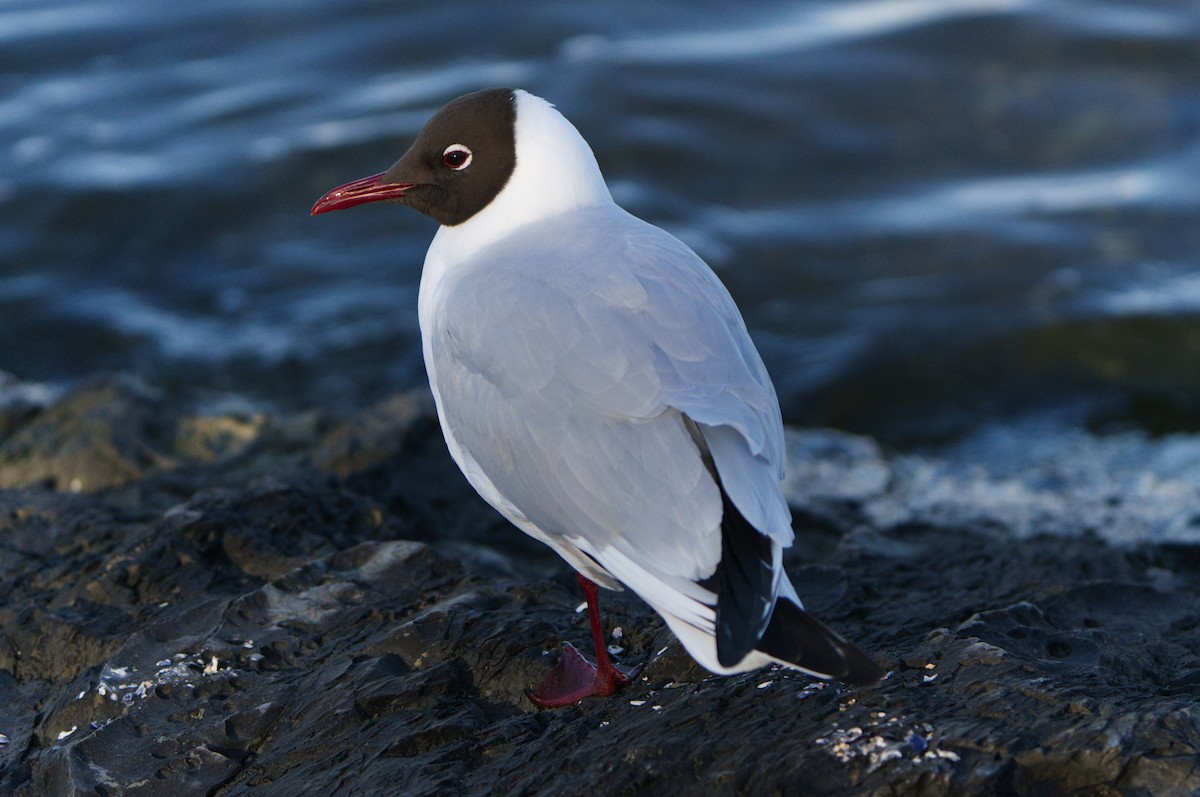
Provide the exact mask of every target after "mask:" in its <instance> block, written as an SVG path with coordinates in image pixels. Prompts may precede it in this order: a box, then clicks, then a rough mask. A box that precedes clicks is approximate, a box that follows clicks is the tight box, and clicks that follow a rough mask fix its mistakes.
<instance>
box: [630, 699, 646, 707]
mask: <svg viewBox="0 0 1200 797" xmlns="http://www.w3.org/2000/svg"><path fill="white" fill-rule="evenodd" d="M629 705H631V706H644V705H646V701H645V700H630V701H629Z"/></svg>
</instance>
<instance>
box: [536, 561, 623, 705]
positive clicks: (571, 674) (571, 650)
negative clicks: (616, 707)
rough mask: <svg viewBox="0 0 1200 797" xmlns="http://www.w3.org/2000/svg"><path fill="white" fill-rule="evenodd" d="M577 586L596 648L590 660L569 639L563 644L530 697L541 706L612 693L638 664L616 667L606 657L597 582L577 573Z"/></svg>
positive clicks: (572, 702) (574, 701)
mask: <svg viewBox="0 0 1200 797" xmlns="http://www.w3.org/2000/svg"><path fill="white" fill-rule="evenodd" d="M577 578H578V579H579V586H581V587H583V593H584V595H585V596H587V605H588V619H589V620H590V621H591V625H592V645H593V646H594V647H595V650H596V662H595V663H593V662H591V661H590V660H588V658H587V657H586V656H584V655H583V654H582V653H580V652H579V651H578V650H576V649H575V647H574V646H573V645H572V644H571V643H570V642H564V643H563V651H562V655H561V656H559V659H558V664H556V665H554V668H553V669H552V670H550V672H549V673H548V674H547V675H546V677H545V678H544V679H543V680H542V682H541V683H540V684H538V686H537V688H536V689H534V690H533V692H532V693H531V694H530V695H529V699H530V700H532V701H533V702H534V703H536V704H537V705H539V706H541V707H542V708H560V707H562V706H569V705H572V704H574V703H578V702H579V701H580V700H583V699H584V698H585V697H589V696H591V695H601V696H605V695H611V694H612V693H613V692H615V691H617V689H618V688H619V687H622V686H624V685H625V684H628V683H630V682H631V681H633V679H634V678H637V676H638V673H640V672H641V670H642V668H641V667H634V668H632V669H629V670H626V669H625V668H622V667H617V666H615V665H614V664H613V663H612V662H611V661H610V660H609V658H608V646H607V645H605V644H604V629H603V627H601V625H600V603H599V600H598V597H597V593H598V592H599V590H598V589H597V587H596V585H595V584H593V583H592V582H591V581H589V580H588V579H586V578H584V577H583V576H582V575H578V576H577Z"/></svg>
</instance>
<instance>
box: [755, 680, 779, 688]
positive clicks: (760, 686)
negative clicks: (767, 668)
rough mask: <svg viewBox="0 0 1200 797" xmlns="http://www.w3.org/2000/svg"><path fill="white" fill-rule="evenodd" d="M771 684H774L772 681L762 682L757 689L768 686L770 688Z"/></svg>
mask: <svg viewBox="0 0 1200 797" xmlns="http://www.w3.org/2000/svg"><path fill="white" fill-rule="evenodd" d="M773 683H775V682H774V681H763V682H762V683H761V684H759V685H758V687H757V688H759V689H766V688H767V687H768V686H770V685H771V684H773Z"/></svg>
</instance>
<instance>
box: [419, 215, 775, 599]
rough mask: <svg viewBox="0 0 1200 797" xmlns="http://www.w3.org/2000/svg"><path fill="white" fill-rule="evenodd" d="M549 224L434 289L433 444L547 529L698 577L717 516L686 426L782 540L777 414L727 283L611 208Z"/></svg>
mask: <svg viewBox="0 0 1200 797" xmlns="http://www.w3.org/2000/svg"><path fill="white" fill-rule="evenodd" d="M555 221H557V222H558V223H557V224H555V225H554V226H553V229H552V230H551V231H550V232H549V233H548V234H543V235H540V236H539V237H538V238H537V239H536V240H530V238H529V237H525V236H523V237H522V240H521V241H520V242H519V243H520V246H519V247H518V246H517V245H516V242H510V243H509V244H500V245H499V246H496V247H492V248H491V249H489V251H488V258H487V262H486V263H483V262H481V263H477V264H470V265H469V266H468V267H466V268H462V269H460V270H458V271H457V272H455V274H454V275H452V276H447V277H446V279H447V280H449V281H450V282H449V283H448V285H447V286H445V288H444V291H445V293H444V294H443V296H444V301H443V304H442V312H441V313H440V314H439V315H438V316H437V317H436V320H435V322H434V324H433V329H431V330H429V333H430V335H431V336H432V337H431V340H430V341H429V342H430V346H429V356H431V357H432V360H433V361H432V362H431V363H430V371H431V373H433V374H435V375H436V376H435V379H436V382H437V389H438V392H439V394H440V396H441V408H442V415H443V417H442V422H443V424H444V425H446V427H447V432H448V433H449V434H451V435H453V437H454V439H455V440H456V441H457V443H458V445H460V446H461V447H462V448H463V449H464V450H465V451H467V452H468V453H469V455H470V456H471V457H472V458H473V459H474V460H475V461H476V463H477V464H478V466H479V468H480V469H481V470H482V471H483V473H485V474H486V475H487V477H488V479H490V481H491V482H492V485H493V486H494V487H495V489H496V490H497V491H498V492H499V493H500V495H501V496H502V497H503V498H504V500H505V501H507V502H509V503H510V504H511V505H512V506H514V507H516V508H517V509H518V510H519V511H520V512H521V513H522V514H523V515H524V516H525V517H526V518H527V519H528V520H529V521H530V522H532V523H533V524H535V525H536V526H537V527H538V528H539V529H540V530H541V531H542V532H543V533H545V534H547V535H549V536H551V537H561V538H564V539H566V540H568V541H573V542H574V543H575V544H576V546H577V547H579V548H580V549H582V550H585V551H587V552H588V553H589V554H591V555H593V556H595V557H597V558H598V559H599V560H600V561H601V563H602V564H603V561H604V558H605V553H604V552H605V551H606V550H612V549H615V550H616V551H619V552H620V554H621V555H623V556H624V557H627V558H629V559H633V560H635V561H638V562H649V563H652V567H651V569H652V571H658V572H657V573H656V574H657V575H660V576H664V577H668V578H675V577H684V578H687V579H691V580H696V579H699V578H703V577H705V576H707V575H710V574H711V573H712V571H713V569H714V568H715V567H716V564H717V562H718V560H719V559H720V555H721V534H720V521H721V516H722V507H721V497H720V492H719V490H718V488H717V486H716V484H715V483H714V482H713V480H712V478H711V476H710V475H709V473H708V471H707V468H706V467H705V465H704V462H703V460H702V458H701V454H700V451H699V449H698V448H697V445H696V442H695V441H694V440H693V439H692V437H691V435H690V433H689V432H688V429H687V426H686V424H685V422H684V416H687V417H688V418H691V419H692V420H693V421H694V422H695V423H697V424H699V426H700V428H701V430H702V431H703V434H704V436H705V439H706V441H707V444H708V447H709V448H710V450H711V453H712V456H713V459H714V461H715V462H716V466H717V469H718V471H719V473H720V474H721V478H722V482H723V484H724V485H725V487H726V490H727V492H729V494H730V497H731V498H732V500H733V501H734V502H735V504H736V505H737V506H738V508H739V509H740V510H741V511H742V512H743V514H744V515H746V517H747V519H748V520H750V521H751V523H753V524H754V525H755V526H756V527H757V528H759V530H760V531H762V532H763V533H765V534H768V535H769V536H771V537H772V538H774V539H776V540H778V542H779V543H781V544H783V545H787V544H789V543H790V542H791V528H790V516H789V515H788V511H787V506H786V503H785V502H784V501H783V498H782V496H781V495H780V494H779V490H778V481H779V478H780V476H781V473H782V460H783V451H782V446H783V434H782V424H781V422H780V419H779V409H778V403H777V401H776V398H775V393H774V389H773V388H772V387H771V383H770V380H769V378H768V377H767V374H766V371H765V369H764V367H763V365H762V361H761V359H760V358H759V356H758V354H757V352H756V351H755V349H754V347H753V344H752V343H751V341H750V339H749V336H748V334H747V333H746V330H745V326H744V324H743V322H742V319H741V317H740V315H739V314H738V311H737V309H736V307H735V306H734V304H733V301H732V299H730V297H729V295H728V293H727V292H726V290H725V289H724V287H723V286H722V285H721V284H720V282H719V281H718V280H717V278H716V277H715V275H713V274H712V272H711V270H709V268H708V267H707V266H706V265H705V264H704V263H703V262H702V261H701V260H700V259H699V258H698V257H697V256H696V255H695V254H694V253H692V252H691V250H689V249H688V248H687V247H686V246H684V245H683V244H682V243H680V242H679V241H678V240H676V239H675V238H673V237H671V236H670V235H668V234H667V233H665V232H663V231H661V230H659V229H657V228H655V227H653V226H651V225H648V224H645V223H644V222H641V221H639V220H637V219H636V218H634V217H632V216H630V215H628V214H626V213H624V211H621V210H620V209H618V208H615V207H614V208H612V209H590V210H587V211H579V212H576V213H572V214H567V216H565V217H560V218H559V219H556V220H555ZM526 231H528V228H527V230H526ZM743 504H744V505H745V506H743ZM630 586H634V587H635V589H636V588H637V587H636V585H630Z"/></svg>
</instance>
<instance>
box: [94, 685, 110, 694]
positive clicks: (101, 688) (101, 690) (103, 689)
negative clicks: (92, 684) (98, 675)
mask: <svg viewBox="0 0 1200 797" xmlns="http://www.w3.org/2000/svg"><path fill="white" fill-rule="evenodd" d="M96 694H98V695H100V697H104V696H105V695H107V694H108V687H107V686H105V685H104V684H100V685H99V686H97V687H96Z"/></svg>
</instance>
